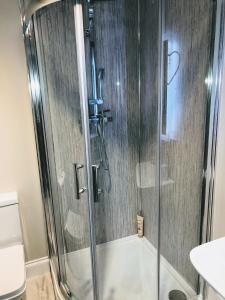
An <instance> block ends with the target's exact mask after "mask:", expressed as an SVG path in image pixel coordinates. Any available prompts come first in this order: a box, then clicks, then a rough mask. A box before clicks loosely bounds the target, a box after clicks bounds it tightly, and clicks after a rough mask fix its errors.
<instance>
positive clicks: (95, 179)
mask: <svg viewBox="0 0 225 300" xmlns="http://www.w3.org/2000/svg"><path fill="white" fill-rule="evenodd" d="M98 169H99V165H92V176H93V193H94V202H99V195H100V194H101V193H102V190H101V189H99V188H98Z"/></svg>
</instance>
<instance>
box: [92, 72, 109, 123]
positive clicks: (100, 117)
mask: <svg viewBox="0 0 225 300" xmlns="http://www.w3.org/2000/svg"><path fill="white" fill-rule="evenodd" d="M93 77H94V78H95V81H94V82H92V91H93V99H89V101H88V103H89V107H90V115H89V119H90V123H92V124H99V123H102V122H103V123H107V122H111V121H112V117H111V116H109V115H108V113H110V112H111V110H110V109H103V104H104V101H103V96H102V87H103V79H104V69H103V68H100V69H99V70H98V77H97V78H96V76H95V72H94V74H93Z"/></svg>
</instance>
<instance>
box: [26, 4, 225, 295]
mask: <svg viewBox="0 0 225 300" xmlns="http://www.w3.org/2000/svg"><path fill="white" fill-rule="evenodd" d="M58 1H61V0H31V1H30V3H29V5H28V6H26V7H25V8H24V7H23V5H21V12H22V22H23V24H22V25H23V33H24V43H25V48H26V56H27V65H28V73H29V80H30V82H31V81H32V80H39V81H40V76H39V65H38V56H37V50H36V44H35V38H34V27H33V26H34V24H33V15H34V14H35V12H36V11H38V10H39V9H40V8H42V7H44V6H46V5H49V4H52V3H54V2H58ZM164 1H165V0H161V1H160V5H161V11H160V24H159V26H160V31H161V34H162V29H163V28H162V27H163V23H162V21H163V16H164V12H163V8H164ZM21 2H22V0H21ZM81 2H82V1H77V3H81ZM215 2H216V8H217V11H216V16H215V17H216V20H217V22H216V30H215V37H214V40H213V45H212V51H211V52H212V53H214V55H212V56H211V61H210V71H209V73H210V74H211V75H212V78H214V79H215V80H214V81H213V83H212V85H211V87H210V88H209V93H208V112H207V117H206V124H207V129H206V136H205V159H204V170H203V183H202V191H203V192H202V220H201V240H200V243H202V242H207V241H209V240H210V239H211V231H212V225H213V224H212V215H213V202H214V199H213V197H214V194H213V189H214V174H215V160H216V144H217V129H218V115H219V102H220V97H221V80H222V77H221V76H222V66H223V61H224V54H223V52H224V48H225V47H224V41H225V37H224V31H225V30H224V28H225V24H224V18H225V0H217V1H215ZM160 38H162V36H161V37H160ZM161 42H162V40H160V41H159V44H160V45H161ZM161 55H163V53H162V54H161ZM162 62H163V57H162V56H161V58H160V65H161V64H162ZM80 68H82V70H83V71H84V70H85V65H84V61H82V62H81V65H80ZM159 79H160V78H159ZM160 81H161V79H160ZM86 88H87V87H85V86H83V89H86ZM162 92H163V91H162V90H160V93H159V94H160V95H161V96H160V99H159V109H160V114H161V108H162V107H161V104H162V94H163V93H162ZM30 94H31V100H32V112H33V120H34V129H35V136H36V145H37V154H38V162H39V172H40V180H41V188H42V200H43V205H44V211H45V219H46V227H47V238H48V248H49V257H50V265H51V271H52V273H53V278H55V279H56V280H55V284H56V291H57V290H58V291H61V293H62V295H61V296H59V295H58V297H59V299H71V297H70V293H69V291H68V290H67V287H66V286H65V278H64V276H65V272H64V270H63V266H64V262H63V261H62V260H63V258H62V253H63V251H64V250H63V241H61V240H60V236H61V234H57V233H59V232H60V231H61V230H62V229H60V226H59V224H58V225H57V224H56V222H55V218H56V217H57V211H56V209H55V208H54V201H53V191H52V183H51V180H50V173H49V163H48V161H49V149H48V145H47V143H46V128H45V126H46V124H45V120H44V118H43V105H42V101H43V98H42V91H41V90H39V91H38V90H34V89H32V88H30ZM83 100H84V99H83ZM85 109H87V107H86V108H85ZM160 122H161V121H160V120H159V124H158V126H159V128H161V124H160ZM85 123H86V125H87V120H86V121H85ZM85 130H88V128H86V129H85ZM86 138H88V134H87V135H86ZM160 140H161V137H160V136H159V151H160ZM88 155H89V154H88ZM158 159H159V163H158V198H159V203H160V179H159V178H160V177H159V176H160V154H159V157H158ZM88 173H89V176H90V178H91V179H90V182H89V189H90V190H92V189H93V184H92V180H93V178H92V176H93V175H92V172H91V169H90V168H89V172H88ZM89 202H91V203H92V204H93V191H92V192H90V193H89ZM91 214H92V212H91ZM59 218H60V217H59ZM89 218H91V215H89ZM89 221H90V222H93V220H89ZM159 224H160V219H159ZM159 240H160V237H159ZM91 242H92V244H93V245H95V240H94V233H93V232H92V234H91ZM92 251H93V252H94V249H92ZM92 256H93V258H94V256H95V253H92ZM158 257H160V243H159V248H158ZM94 264H95V262H94ZM92 267H93V269H94V271H93V281H94V289H95V296H94V298H95V300H97V299H98V295H97V276H96V271H95V265H92ZM159 267H160V265H158V287H159ZM199 287H200V289H199V292H200V293H201V294H202V295H203V297H205V296H206V295H207V286H206V283H205V282H204V281H203V280H200V285H199ZM158 292H159V291H158Z"/></svg>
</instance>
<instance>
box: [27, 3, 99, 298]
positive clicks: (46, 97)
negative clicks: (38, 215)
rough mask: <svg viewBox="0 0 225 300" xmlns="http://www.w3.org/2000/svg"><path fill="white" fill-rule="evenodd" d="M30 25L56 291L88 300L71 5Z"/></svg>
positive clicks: (83, 156) (82, 133)
mask: <svg viewBox="0 0 225 300" xmlns="http://www.w3.org/2000/svg"><path fill="white" fill-rule="evenodd" d="M33 24H34V32H35V34H34V35H33V37H34V36H35V41H36V48H37V58H38V65H39V75H40V86H41V92H42V103H41V105H42V107H43V116H42V118H43V121H44V127H45V133H46V146H47V152H48V167H49V176H50V181H51V193H52V205H53V208H54V222H55V228H56V240H57V247H58V259H59V268H60V278H59V279H60V285H61V288H62V291H63V292H64V294H65V295H66V296H67V297H68V296H69V297H72V298H73V299H79V300H83V299H88V300H89V299H90V300H92V299H94V296H93V276H92V274H93V272H94V270H93V264H94V263H93V260H92V259H91V258H92V257H91V253H92V256H93V255H94V254H93V251H94V241H92V243H91V242H90V232H91V229H90V228H91V224H90V219H91V203H90V201H89V196H90V195H89V193H91V189H88V187H89V186H90V178H89V177H90V176H89V177H88V176H87V173H88V153H87V149H88V127H87V124H85V114H87V112H86V111H85V106H84V105H83V94H82V89H81V87H80V85H79V83H80V80H81V74H78V72H79V66H78V61H79V60H78V56H79V53H77V49H78V45H77V43H76V32H75V20H74V1H65V2H64V1H60V2H57V3H54V4H52V5H49V6H46V7H44V8H42V9H40V10H39V11H38V12H36V13H35V15H34V17H33ZM81 24H82V23H81ZM81 42H82V40H81ZM31 84H32V82H31ZM35 84H36V85H37V84H39V83H38V82H36V83H35Z"/></svg>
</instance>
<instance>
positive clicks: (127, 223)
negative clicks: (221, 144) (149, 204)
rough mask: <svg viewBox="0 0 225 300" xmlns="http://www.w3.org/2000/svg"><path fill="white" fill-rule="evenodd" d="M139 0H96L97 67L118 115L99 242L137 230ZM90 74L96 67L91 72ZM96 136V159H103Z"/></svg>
mask: <svg viewBox="0 0 225 300" xmlns="http://www.w3.org/2000/svg"><path fill="white" fill-rule="evenodd" d="M137 7H138V1H137V0H129V1H128V0H122V1H121V0H116V1H99V2H98V1H96V3H95V5H94V8H95V32H96V36H95V47H96V64H97V68H104V74H105V76H104V81H103V97H104V107H105V108H107V109H110V110H111V115H112V118H113V121H112V122H111V123H108V124H106V125H105V143H106V151H107V155H108V160H109V169H110V175H111V184H112V187H111V190H110V191H109V192H107V186H108V176H109V174H108V172H104V171H102V176H101V179H100V185H101V186H100V187H101V188H102V189H103V190H104V193H103V195H101V197H100V202H99V203H96V204H95V224H96V231H97V234H96V236H97V243H101V242H106V241H111V240H114V239H118V238H122V237H125V236H128V235H132V234H135V233H136V214H137V211H138V190H137V184H136V164H137V163H138V159H139V153H138V146H139V143H138V138H139V100H138V35H137V33H138V32H137V30H138V27H137V25H138V24H137V20H138V15H137ZM88 76H89V77H90V73H89V74H88ZM98 143H99V138H98V137H97V138H95V141H94V140H92V155H93V163H96V162H98V161H99V155H98V151H97V150H96V149H97V147H96V144H98Z"/></svg>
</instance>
